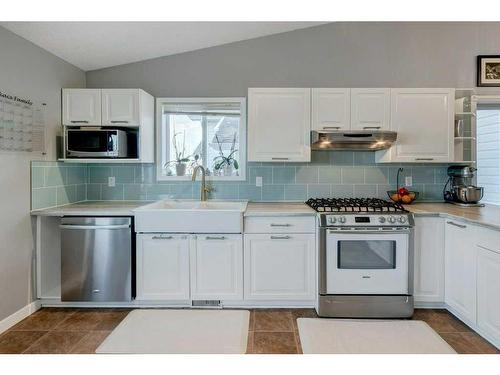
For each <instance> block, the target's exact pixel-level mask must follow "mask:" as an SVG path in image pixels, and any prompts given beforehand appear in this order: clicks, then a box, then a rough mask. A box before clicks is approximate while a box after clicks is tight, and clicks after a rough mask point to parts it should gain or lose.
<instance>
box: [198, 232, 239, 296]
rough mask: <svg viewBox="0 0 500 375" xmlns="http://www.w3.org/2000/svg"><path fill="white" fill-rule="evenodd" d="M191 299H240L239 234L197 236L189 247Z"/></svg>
mask: <svg viewBox="0 0 500 375" xmlns="http://www.w3.org/2000/svg"><path fill="white" fill-rule="evenodd" d="M191 298H192V299H193V300H200V299H202V300H205V299H215V300H242V299H243V240H242V235H241V234H216V235H215V234H213V235H212V234H207V235H197V239H196V242H195V245H194V246H193V247H192V248H191Z"/></svg>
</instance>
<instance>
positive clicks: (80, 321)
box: [54, 310, 100, 331]
mask: <svg viewBox="0 0 500 375" xmlns="http://www.w3.org/2000/svg"><path fill="white" fill-rule="evenodd" d="M99 323H100V319H99V312H98V311H96V310H78V311H76V312H75V313H74V314H71V315H70V316H69V317H68V318H66V319H65V320H63V321H62V322H61V323H59V324H58V325H56V326H55V327H54V330H56V331H91V330H93V329H95V328H96V327H97V326H98V325H99Z"/></svg>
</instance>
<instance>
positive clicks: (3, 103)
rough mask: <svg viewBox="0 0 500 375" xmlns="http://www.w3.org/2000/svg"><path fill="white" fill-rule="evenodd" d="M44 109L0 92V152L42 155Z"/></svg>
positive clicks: (33, 103) (24, 99) (43, 149)
mask: <svg viewBox="0 0 500 375" xmlns="http://www.w3.org/2000/svg"><path fill="white" fill-rule="evenodd" d="M45 108H46V105H45V103H35V102H33V101H32V100H30V99H27V98H21V97H19V96H16V95H11V94H9V93H5V92H3V91H2V90H0V151H7V152H9V151H10V152H41V153H42V154H44V153H45Z"/></svg>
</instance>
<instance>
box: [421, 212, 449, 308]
mask: <svg viewBox="0 0 500 375" xmlns="http://www.w3.org/2000/svg"><path fill="white" fill-rule="evenodd" d="M414 234H415V240H414V246H415V247H414V265H415V268H414V293H413V295H414V297H415V301H416V302H436V303H438V302H441V303H442V302H444V246H445V243H444V220H443V219H442V218H438V217H416V218H415V233H414Z"/></svg>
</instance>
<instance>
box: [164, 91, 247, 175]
mask: <svg viewBox="0 0 500 375" xmlns="http://www.w3.org/2000/svg"><path fill="white" fill-rule="evenodd" d="M156 108H157V124H158V126H157V180H190V179H191V176H192V173H193V170H194V168H195V167H196V166H197V165H202V166H203V167H205V168H206V169H207V176H208V178H209V179H212V180H230V181H235V180H236V181H239V180H245V177H246V176H245V167H246V149H245V146H246V102H245V98H158V99H157V101H156Z"/></svg>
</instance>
